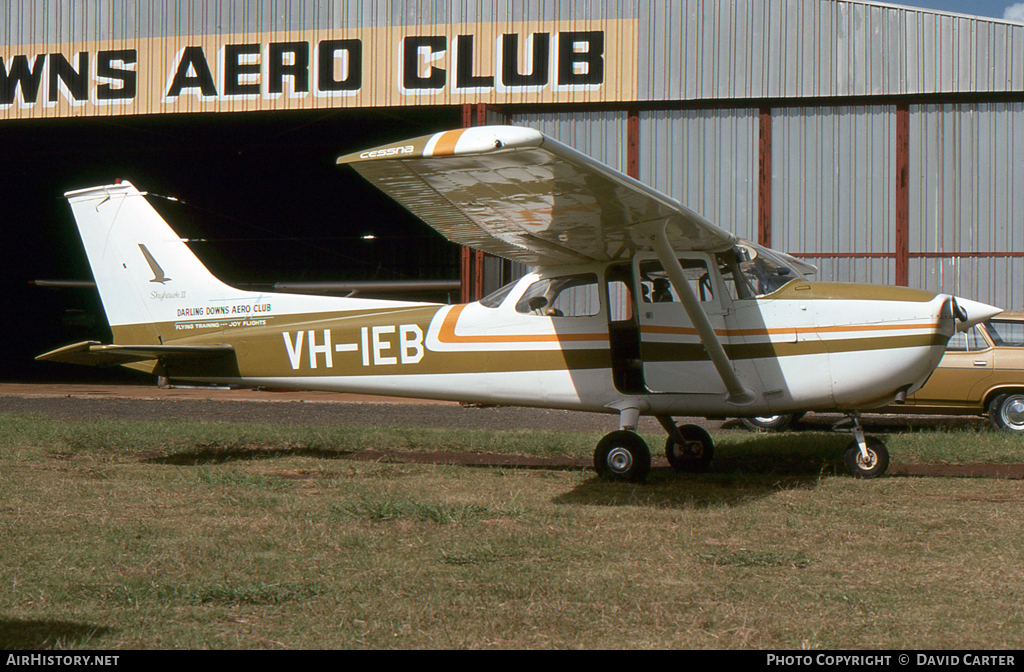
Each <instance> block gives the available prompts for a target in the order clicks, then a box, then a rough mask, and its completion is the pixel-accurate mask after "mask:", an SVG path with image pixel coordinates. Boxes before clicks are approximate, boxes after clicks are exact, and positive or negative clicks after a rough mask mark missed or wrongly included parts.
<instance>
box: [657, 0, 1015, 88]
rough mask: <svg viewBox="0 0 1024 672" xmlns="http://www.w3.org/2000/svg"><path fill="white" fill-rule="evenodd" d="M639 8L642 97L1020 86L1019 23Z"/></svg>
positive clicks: (795, 9)
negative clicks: (641, 47) (641, 46)
mask: <svg viewBox="0 0 1024 672" xmlns="http://www.w3.org/2000/svg"><path fill="white" fill-rule="evenodd" d="M964 5H965V6H964V9H965V11H970V6H969V3H964ZM638 9H639V18H640V31H641V32H640V44H641V45H643V47H644V48H643V49H642V52H641V57H640V65H641V70H640V99H641V100H677V99H687V100H707V99H723V98H728V99H732V98H782V97H801V98H805V97H829V96H864V95H905V94H914V93H938V92H959V93H967V92H977V91H1020V90H1021V89H1022V88H1024V26H1022V25H1020V24H1011V23H1007V22H1003V21H997V20H992V19H986V18H977V17H969V16H957V15H951V14H942V13H938V12H934V11H930V10H925V9H918V8H913V7H896V6H892V5H881V4H869V3H863V2H849V1H843V0H824V1H822V0H734V1H733V2H720V1H718V0H676V1H675V2H643V3H640V4H639V5H638Z"/></svg>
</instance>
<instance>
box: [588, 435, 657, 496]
mask: <svg viewBox="0 0 1024 672" xmlns="http://www.w3.org/2000/svg"><path fill="white" fill-rule="evenodd" d="M594 468H595V469H597V474H598V476H600V477H601V478H604V479H607V480H610V481H628V482H630V483H643V482H644V481H645V480H646V479H647V474H649V473H651V451H650V449H649V448H648V447H647V442H645V441H644V440H643V439H641V438H640V436H639V435H637V434H636V433H634V432H630V431H628V430H624V429H620V430H619V431H617V432H612V433H611V434H609V435H607V436H605V437H604V438H603V439H601V441H600V442H598V444H597V450H595V451H594Z"/></svg>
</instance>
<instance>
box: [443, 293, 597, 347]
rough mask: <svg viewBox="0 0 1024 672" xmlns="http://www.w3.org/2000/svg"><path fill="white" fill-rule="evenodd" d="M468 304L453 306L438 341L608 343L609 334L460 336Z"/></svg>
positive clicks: (456, 343) (445, 319)
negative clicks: (457, 329)
mask: <svg viewBox="0 0 1024 672" xmlns="http://www.w3.org/2000/svg"><path fill="white" fill-rule="evenodd" d="M465 307H466V304H464V303H463V304H459V305H457V306H453V307H452V309H451V310H449V311H448V314H447V315H445V316H444V322H442V323H441V330H440V331H439V332H438V334H437V340H439V341H441V342H442V343H446V344H449V345H458V344H460V343H568V342H579V341H607V340H608V334H507V335H505V334H478V335H475V336H459V335H458V334H456V333H455V325H456V323H457V322H458V321H459V316H460V315H461V314H462V311H463V310H464V309H465Z"/></svg>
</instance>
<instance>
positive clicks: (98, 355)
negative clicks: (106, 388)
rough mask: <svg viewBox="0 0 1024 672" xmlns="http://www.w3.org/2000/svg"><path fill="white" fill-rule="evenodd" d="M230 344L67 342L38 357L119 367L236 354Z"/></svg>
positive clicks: (52, 360)
mask: <svg viewBox="0 0 1024 672" xmlns="http://www.w3.org/2000/svg"><path fill="white" fill-rule="evenodd" d="M234 351H235V349H234V348H233V347H232V346H230V345H222V344H214V345H104V344H102V343H100V342H99V341H83V342H82V343H75V344H74V345H66V346H64V347H63V348H58V349H56V350H53V351H51V352H47V353H46V354H43V355H39V356H38V357H36V359H37V360H45V361H48V362H63V363H65V364H85V365H87V366H118V365H120V364H131V363H134V362H144V361H147V360H153V359H157V360H160V361H162V362H168V361H182V360H193V361H194V360H199V359H215V358H217V357H225V356H228V355H230V354H232V353H234Z"/></svg>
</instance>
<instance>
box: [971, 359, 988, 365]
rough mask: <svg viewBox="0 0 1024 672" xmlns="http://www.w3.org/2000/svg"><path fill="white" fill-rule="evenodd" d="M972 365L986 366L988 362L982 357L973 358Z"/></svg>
mask: <svg viewBox="0 0 1024 672" xmlns="http://www.w3.org/2000/svg"><path fill="white" fill-rule="evenodd" d="M974 365H975V366H988V362H986V361H985V360H984V359H976V360H974Z"/></svg>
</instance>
